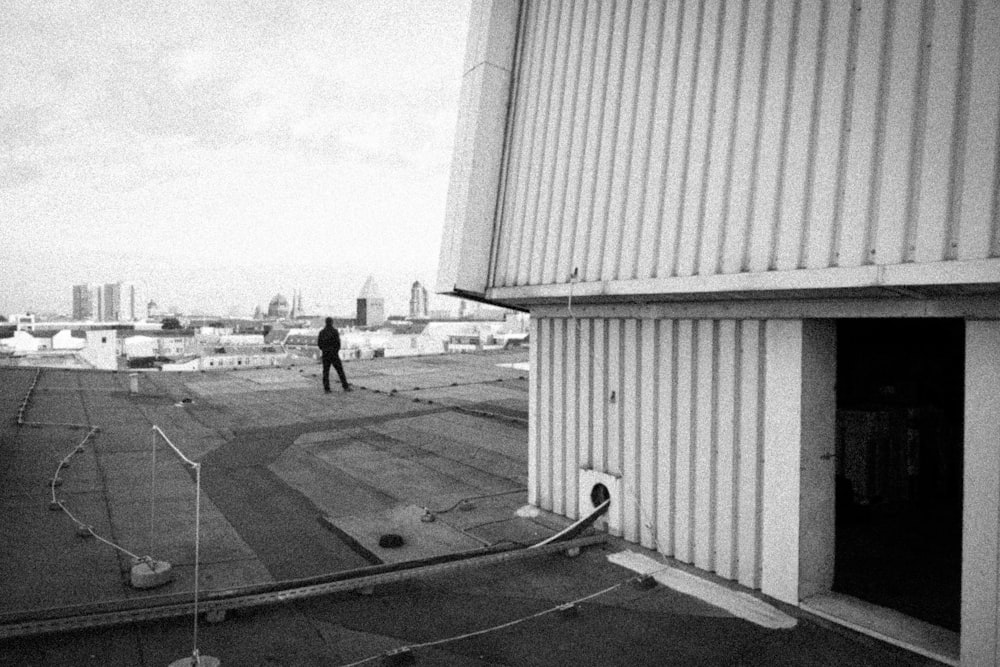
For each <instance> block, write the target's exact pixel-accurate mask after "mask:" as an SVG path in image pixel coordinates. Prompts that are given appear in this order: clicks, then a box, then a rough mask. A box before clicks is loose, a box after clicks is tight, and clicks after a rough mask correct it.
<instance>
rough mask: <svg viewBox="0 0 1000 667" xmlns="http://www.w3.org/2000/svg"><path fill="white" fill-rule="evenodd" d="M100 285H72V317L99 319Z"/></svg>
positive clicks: (77, 318) (75, 318) (76, 318)
mask: <svg viewBox="0 0 1000 667" xmlns="http://www.w3.org/2000/svg"><path fill="white" fill-rule="evenodd" d="M101 296H102V294H101V286H100V285H89V284H87V285H73V319H74V320H99V319H101Z"/></svg>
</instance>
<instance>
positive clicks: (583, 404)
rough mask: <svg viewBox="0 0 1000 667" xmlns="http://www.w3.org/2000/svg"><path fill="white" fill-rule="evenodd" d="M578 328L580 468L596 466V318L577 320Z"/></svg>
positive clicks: (578, 462)
mask: <svg viewBox="0 0 1000 667" xmlns="http://www.w3.org/2000/svg"><path fill="white" fill-rule="evenodd" d="M577 328H578V330H579V332H580V334H579V335H580V347H579V350H578V351H577V352H578V354H579V355H580V357H579V365H580V393H579V402H580V411H579V413H578V414H579V418H578V421H577V424H578V425H579V436H578V438H577V440H578V445H577V446H578V450H577V451H578V452H579V454H578V457H577V458H578V461H577V464H578V466H579V467H580V468H593V467H594V433H595V427H594V410H593V409H592V408H593V405H594V349H595V348H594V346H593V335H592V334H593V331H594V320H593V319H590V318H588V319H583V320H577Z"/></svg>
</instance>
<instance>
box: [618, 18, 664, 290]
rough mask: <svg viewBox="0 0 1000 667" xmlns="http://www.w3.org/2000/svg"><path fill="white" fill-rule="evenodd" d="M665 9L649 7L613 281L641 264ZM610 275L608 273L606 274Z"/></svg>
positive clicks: (639, 68) (631, 272)
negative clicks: (639, 256)
mask: <svg viewBox="0 0 1000 667" xmlns="http://www.w3.org/2000/svg"><path fill="white" fill-rule="evenodd" d="M663 10H664V6H663V3H661V2H654V3H651V4H649V5H648V6H647V15H646V17H645V30H644V34H645V35H646V39H644V40H643V44H642V53H641V59H640V61H639V63H638V65H637V67H638V70H639V74H638V76H639V84H638V87H637V92H636V104H635V119H634V123H635V124H634V126H633V130H632V142H631V148H630V153H631V160H630V162H629V167H628V172H629V180H628V190H627V192H628V197H627V198H626V199H625V203H624V208H625V211H624V214H623V219H622V233H621V236H620V237H619V239H618V244H619V249H620V250H619V252H620V258H619V261H618V264H617V266H616V267H615V270H614V272H613V274H610V275H609V277H610V278H614V279H628V278H635V277H636V271H635V268H636V263H637V262H638V254H639V252H640V250H639V248H640V246H639V230H640V228H641V226H642V223H643V222H644V220H643V218H644V216H645V209H644V206H645V203H646V183H647V177H648V174H649V169H650V164H649V155H650V152H651V151H650V148H651V147H650V135H651V133H652V122H653V117H654V105H655V104H656V90H657V89H656V83H657V68H658V67H659V64H660V57H661V53H662V50H663V42H664V40H663V35H662V32H661V31H662V28H663ZM606 273H609V272H606Z"/></svg>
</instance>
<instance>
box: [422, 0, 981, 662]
mask: <svg viewBox="0 0 1000 667" xmlns="http://www.w3.org/2000/svg"><path fill="white" fill-rule="evenodd" d="M470 26H471V27H470V34H469V42H468V51H467V57H466V63H465V68H464V71H465V72H466V73H465V75H464V79H463V87H462V97H461V99H462V103H461V104H462V107H461V112H460V113H461V117H460V120H459V124H458V127H459V133H458V135H457V136H456V145H455V153H454V155H455V158H454V160H453V163H452V171H451V182H450V186H449V198H448V207H447V213H446V221H445V233H444V238H443V242H442V250H441V262H440V266H439V274H438V276H439V282H438V286H437V291H438V292H441V293H447V294H452V295H455V296H459V297H462V296H468V297H470V298H474V299H476V300H480V301H482V300H485V301H491V302H495V303H499V304H501V305H505V306H510V307H517V308H521V309H526V310H529V311H530V312H531V321H532V324H531V326H532V330H531V345H532V352H531V365H532V367H531V385H530V401H531V421H530V428H529V441H530V445H529V447H530V454H529V499H530V502H531V503H533V504H535V505H538V506H540V507H542V508H544V509H546V510H551V511H553V512H556V513H559V514H564V515H566V516H569V517H578V516H580V515H584V514H586V513H588V512H589V511H590V510H591V508H592V507H593V506H594V503H595V502H596V501H598V500H600V499H602V498H610V499H611V506H610V513H609V516H608V527H609V530H610V531H611V532H612V533H614V534H618V535H621V536H623V537H624V538H625V539H627V540H630V541H633V542H636V543H639V544H641V545H643V546H645V547H648V548H651V549H656V550H658V551H660V552H661V553H663V554H664V555H666V556H671V557H673V558H675V559H677V560H680V561H682V562H685V563H690V564H693V565H695V566H696V567H698V568H701V569H703V570H705V571H708V572H713V573H715V574H716V575H718V576H721V577H723V578H726V579H729V580H732V581H734V582H737V583H739V584H741V585H743V586H746V587H747V588H750V589H757V590H760V591H762V592H763V593H765V594H767V595H769V596H772V597H774V598H777V599H779V600H782V601H784V602H787V603H790V604H794V605H801V606H803V607H805V608H808V609H810V610H812V611H814V612H815V613H819V614H824V615H826V616H828V617H831V618H836V619H838V620H842V621H845V622H848V623H850V624H852V625H854V626H857V627H868V628H874V627H876V626H879V623H880V621H879V620H878V619H879V618H881V617H882V616H880V615H883V616H885V617H890V616H892V615H893V614H895V615H896V617H898V616H900V614H902V615H905V617H907V618H909V619H910V621H912V623H913V627H916V628H918V629H917V630H915V631H913V632H912V633H910V635H909V636H910V639H899V641H902V642H904V643H906V644H907V645H911V646H912V647H913V648H915V649H916V650H919V651H925V652H929V653H930V654H932V655H937V656H939V657H942V658H943V659H946V660H949V661H953V660H955V659H956V658H958V657H959V655H960V659H961V662H962V663H963V664H969V665H981V664H982V665H985V664H991V665H992V664H1000V617H998V615H997V613H996V610H997V608H998V607H1000V493H998V489H1000V447H998V443H1000V417H998V415H1000V65H998V64H1000V40H998V39H997V35H998V34H1000V3H998V2H997V0H970V1H969V2H961V3H959V2H950V1H945V0H941V1H934V0H931V1H928V2H923V3H891V2H881V1H875V0H857V1H855V2H849V3H848V2H818V1H812V0H810V1H806V2H770V1H768V2H724V1H722V0H698V1H686V2H679V1H673V0H636V1H634V2H616V3H611V2H599V1H596V0H592V1H586V0H581V1H580V2H572V3H549V2H542V1H540V0H481V1H479V2H475V3H474V4H473V14H472V19H471V21H470ZM866 541H867V542H866ZM866 543H867V544H869V546H870V545H872V544H877V545H878V548H877V549H875V548H874V547H871V548H864V545H865V544H866ZM917 545H922V546H917ZM876 551H878V552H879V553H881V554H883V557H882V558H881V560H880V559H878V558H875V557H874V556H873V555H872V554H873V553H875V552H876ZM889 582H892V583H891V584H890V583H889ZM862 600H863V602H862ZM885 610H888V611H885ZM847 617H849V618H847ZM845 619H846V620H845ZM908 622H909V621H908ZM921 623H923V624H924V625H920V624H921ZM928 628H930V629H928ZM871 631H872V632H875V630H871ZM949 633H950V634H949ZM897 639H898V638H897ZM914 642H916V643H914ZM959 646H960V649H959Z"/></svg>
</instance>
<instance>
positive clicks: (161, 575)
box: [132, 560, 174, 589]
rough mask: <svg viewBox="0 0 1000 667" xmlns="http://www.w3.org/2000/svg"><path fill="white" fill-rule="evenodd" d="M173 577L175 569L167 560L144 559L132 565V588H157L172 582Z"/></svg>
mask: <svg viewBox="0 0 1000 667" xmlns="http://www.w3.org/2000/svg"><path fill="white" fill-rule="evenodd" d="M173 578H174V573H173V569H172V568H171V566H170V563H168V562H166V561H162V560H152V561H142V562H141V563H136V564H135V565H133V566H132V588H139V589H146V588H157V587H158V586H163V585H164V584H168V583H170V582H171V581H172V580H173Z"/></svg>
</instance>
